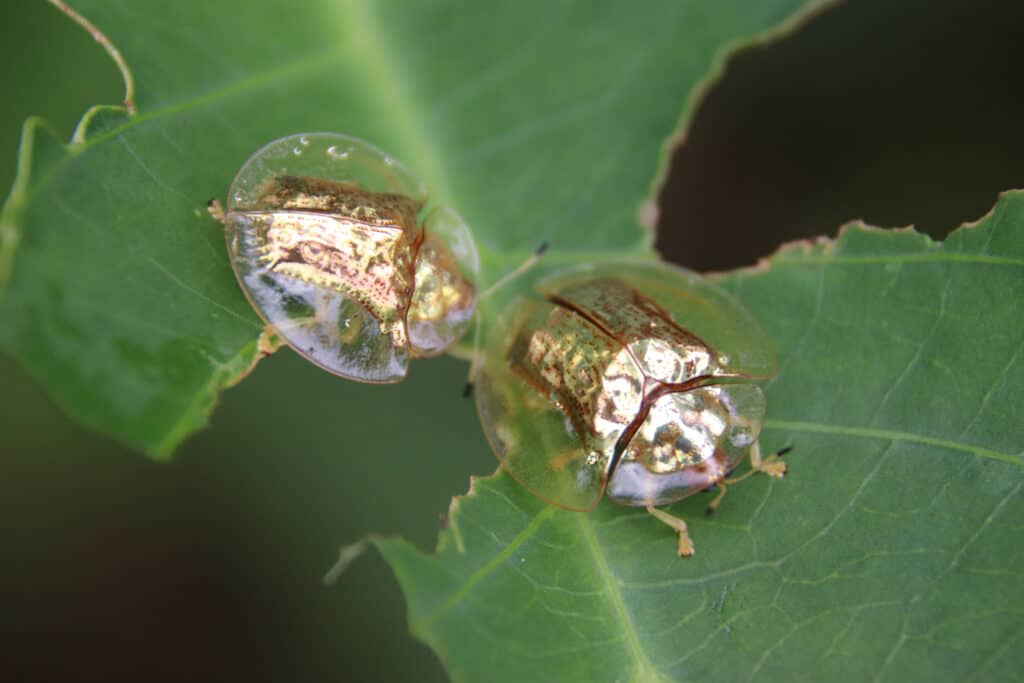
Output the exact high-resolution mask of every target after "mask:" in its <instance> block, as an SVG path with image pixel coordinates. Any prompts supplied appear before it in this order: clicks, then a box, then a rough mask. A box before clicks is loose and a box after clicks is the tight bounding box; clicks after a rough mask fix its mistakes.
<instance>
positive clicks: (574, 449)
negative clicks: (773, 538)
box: [476, 263, 785, 555]
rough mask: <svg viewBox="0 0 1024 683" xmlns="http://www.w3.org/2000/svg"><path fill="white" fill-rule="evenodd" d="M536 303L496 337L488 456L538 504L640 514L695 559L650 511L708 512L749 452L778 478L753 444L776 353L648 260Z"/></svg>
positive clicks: (710, 290)
mask: <svg viewBox="0 0 1024 683" xmlns="http://www.w3.org/2000/svg"><path fill="white" fill-rule="evenodd" d="M540 294H541V295H542V298H540V299H522V300H520V301H518V302H517V303H516V304H514V305H513V307H512V311H513V312H512V313H511V314H510V315H509V316H507V318H506V324H505V326H503V327H501V328H500V329H498V330H497V331H496V332H495V333H494V334H493V335H492V336H491V340H492V341H493V343H490V344H489V345H488V349H487V352H486V353H487V355H486V357H485V359H484V362H483V366H482V371H481V375H480V378H479V381H478V383H477V390H476V396H477V409H478V411H479V413H480V417H481V421H482V423H483V425H484V430H485V431H486V433H487V437H488V440H489V441H490V443H491V446H492V447H493V448H494V451H495V453H496V454H497V455H498V458H499V459H500V460H501V462H502V465H503V466H504V468H505V469H506V470H507V471H508V473H509V474H510V475H512V477H513V478H515V479H516V480H517V481H519V483H521V484H522V485H523V486H524V487H526V488H527V489H528V490H529V491H530V492H532V493H533V494H534V495H536V496H538V497H540V498H542V499H544V500H546V501H548V502H550V503H553V504H555V505H559V506H561V507H564V508H568V509H570V510H580V511H583V510H590V509H592V508H593V507H594V506H595V505H597V503H598V501H599V500H600V499H601V498H602V496H605V495H607V496H608V498H610V499H611V500H612V501H614V502H616V503H620V504H622V505H630V506H637V507H646V508H647V509H648V510H649V511H650V512H651V514H653V515H654V516H655V517H657V518H658V519H659V520H660V521H662V522H665V523H666V524H669V525H670V526H672V527H673V528H674V529H676V530H677V531H678V532H679V554H680V555H690V554H692V553H693V544H692V542H691V540H690V537H689V534H688V533H687V528H686V524H685V522H684V521H683V520H681V519H679V518H677V517H675V516H673V515H670V514H668V513H667V512H665V511H663V510H659V509H657V508H656V507H655V506H661V505H667V504H669V503H673V502H676V501H678V500H680V499H682V498H685V497H686V496H688V495H690V494H692V493H695V492H697V491H702V490H705V489H707V488H709V487H711V486H718V487H719V488H720V493H719V497H718V498H716V499H715V501H714V502H713V503H712V507H714V506H715V505H717V503H718V500H720V498H721V495H722V494H723V493H724V491H725V487H726V485H727V484H729V483H731V482H733V481H735V480H731V479H728V478H727V477H728V475H729V474H730V472H731V471H732V470H733V468H734V467H735V466H736V465H737V464H738V463H739V462H740V461H741V460H743V459H744V458H745V457H747V456H748V455H749V456H750V459H751V464H752V470H751V471H762V472H765V473H766V474H768V475H771V476H776V477H781V476H782V475H783V474H784V473H785V465H784V464H783V463H782V462H781V461H779V460H778V458H777V456H776V455H773V456H770V457H768V458H764V459H762V457H761V452H760V447H759V445H758V437H759V435H760V431H761V424H762V422H763V420H764V415H765V409H766V403H765V398H764V394H763V392H762V391H761V388H760V387H759V386H758V385H757V384H756V382H757V381H758V380H763V379H767V378H769V377H771V376H773V375H774V374H775V372H776V356H775V352H774V346H773V345H772V343H771V341H770V339H769V338H768V336H767V335H766V334H765V333H764V331H763V330H762V329H761V327H760V325H758V323H757V322H756V320H754V318H753V317H752V316H751V315H750V313H748V312H747V311H746V309H744V308H743V307H742V306H741V305H740V304H739V303H738V302H737V301H736V300H735V299H733V298H732V297H731V296H729V295H728V294H727V293H726V292H724V291H722V290H721V289H720V288H718V287H717V286H715V285H714V284H712V283H710V282H709V281H707V280H706V279H703V278H701V277H700V276H698V275H696V274H694V273H690V272H688V271H684V270H681V269H678V268H674V267H671V266H668V265H665V264H657V263H644V264H620V265H616V266H615V267H614V268H612V267H603V268H593V267H589V268H582V269H576V270H574V271H571V272H568V273H566V274H562V275H556V276H554V277H553V278H549V279H547V280H546V281H544V282H542V283H541V286H540Z"/></svg>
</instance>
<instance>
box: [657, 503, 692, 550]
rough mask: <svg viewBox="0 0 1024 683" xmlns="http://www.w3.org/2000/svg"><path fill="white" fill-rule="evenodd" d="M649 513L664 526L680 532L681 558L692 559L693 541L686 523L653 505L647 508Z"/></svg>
mask: <svg viewBox="0 0 1024 683" xmlns="http://www.w3.org/2000/svg"><path fill="white" fill-rule="evenodd" d="M647 512H649V513H651V516H652V517H654V518H655V519H656V520H658V521H659V522H661V523H662V524H667V525H668V526H670V527H672V528H673V529H675V530H676V531H677V532H679V557H690V556H691V555H693V541H692V540H690V534H689V532H687V530H686V522H684V521H683V520H682V519H680V518H679V517H676V516H675V515H670V514H669V513H667V512H665V511H664V510H659V509H658V508H656V507H654V506H653V505H648V506H647Z"/></svg>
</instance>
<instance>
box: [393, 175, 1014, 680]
mask: <svg viewBox="0 0 1024 683" xmlns="http://www.w3.org/2000/svg"><path fill="white" fill-rule="evenodd" d="M722 282H723V284H724V285H725V286H727V287H728V288H729V289H731V290H732V291H733V292H734V293H736V294H737V295H738V296H739V297H740V298H742V299H743V300H744V301H745V302H746V303H747V304H749V306H750V307H751V309H752V310H754V311H756V312H757V314H758V316H759V318H760V319H761V320H763V322H764V323H765V324H766V325H767V327H768V330H769V332H770V333H771V334H772V336H773V337H774V339H776V340H777V342H778V344H779V346H780V349H781V353H782V371H781V373H780V374H779V375H778V377H777V378H776V379H775V380H774V381H772V382H771V383H769V385H768V398H769V418H770V419H769V420H768V422H767V424H766V432H765V434H764V436H763V439H762V441H763V443H764V444H765V446H766V447H767V448H769V449H774V448H779V447H781V446H784V445H787V444H791V445H793V446H794V450H793V452H792V453H791V454H790V455H789V456H787V459H788V460H789V463H790V474H789V475H788V476H787V477H786V478H785V479H783V480H781V481H778V480H769V479H768V478H767V477H763V476H758V477H754V478H752V479H749V480H747V481H746V482H744V483H742V484H737V485H736V486H733V487H730V492H729V495H728V496H726V498H725V499H724V502H723V504H722V506H721V507H720V508H719V510H718V512H717V513H716V514H715V515H714V516H713V517H708V518H705V517H704V514H703V508H704V506H705V505H706V504H707V501H708V499H707V498H705V497H702V496H695V497H693V498H690V499H687V500H685V501H683V502H681V503H679V504H677V505H675V506H673V508H672V509H673V511H674V512H675V513H677V514H679V515H681V516H683V517H684V518H687V519H688V520H689V524H690V535H691V536H692V538H693V540H694V543H695V545H696V552H697V554H696V556H695V557H694V558H691V559H687V560H681V559H679V558H677V557H676V556H675V554H674V551H675V539H674V536H673V532H671V531H670V530H668V529H667V528H666V527H664V526H663V525H661V524H660V523H657V522H655V521H654V520H652V519H651V518H650V517H649V516H648V515H647V514H646V512H644V511H642V510H635V509H628V508H621V507H616V506H615V505H612V504H610V503H607V502H605V503H602V504H601V505H600V506H599V507H598V509H597V510H595V511H594V512H593V513H590V514H584V513H574V512H568V511H564V510H559V509H557V508H554V507H550V506H546V505H544V504H543V503H541V502H539V501H537V500H535V499H533V498H532V497H530V496H529V495H528V494H527V493H525V492H524V491H523V490H521V489H520V488H519V487H518V486H517V485H516V484H515V483H514V482H513V481H511V480H510V478H509V477H507V476H503V475H496V476H494V477H491V478H487V479H482V480H477V481H476V482H475V483H474V485H473V488H472V490H471V492H470V493H469V495H467V496H465V497H463V498H462V499H461V500H459V501H458V502H457V503H456V504H454V505H453V509H452V511H451V514H450V516H449V527H450V530H449V531H446V532H444V533H443V534H442V540H441V543H440V547H439V549H438V553H437V555H436V556H427V555H424V554H422V553H421V552H419V551H417V550H416V549H414V548H413V547H411V546H410V545H409V544H408V543H407V542H405V541H400V540H388V541H379V542H378V546H379V547H380V549H381V551H382V552H383V554H384V556H385V558H386V559H387V560H388V562H389V563H390V564H391V566H392V567H393V568H394V571H395V573H396V575H397V576H398V579H399V581H400V583H401V585H402V588H403V591H404V592H405V595H406V599H407V601H408V604H409V620H410V622H411V625H412V629H413V632H414V633H415V634H416V635H417V636H418V637H419V638H421V639H422V640H424V641H426V642H427V643H428V644H430V645H431V647H433V648H434V649H435V650H436V651H437V653H438V654H439V656H440V657H441V659H442V661H443V662H444V664H445V666H446V667H447V669H448V671H449V673H450V674H451V675H452V678H453V679H454V680H456V681H481V680H487V681H524V680H531V681H533V680H536V681H595V680H603V681H612V680H616V681H682V680H716V681H737V680H752V679H757V680H773V681H774V680H778V681H790V680H810V681H822V680H844V681H845V680H849V681H864V680H882V681H926V680H950V681H964V680H984V681H996V680H1011V679H1016V678H1017V677H1018V676H1019V674H1020V671H1021V669H1022V667H1024V655H1022V654H1021V652H1022V650H1021V647H1020V638H1021V636H1022V634H1024V628H1022V627H1021V624H1022V623H1024V581H1022V578H1024V575H1022V570H1021V567H1022V564H1024V549H1022V545H1021V543H1020V533H1021V529H1022V528H1024V497H1022V496H1021V495H1020V494H1021V489H1022V486H1024V476H1022V475H1024V452H1022V451H1021V448H1022V446H1024V428H1022V426H1021V421H1020V406H1021V405H1022V403H1024V355H1022V353H1021V349H1022V347H1024V320H1022V318H1021V307H1020V306H1021V301H1024V192H1013V193H1008V194H1005V195H1003V197H1002V198H1001V199H1000V201H999V203H998V204H997V206H996V208H995V210H994V211H993V212H992V213H991V214H990V215H989V216H987V217H985V218H984V219H983V220H982V221H981V222H980V223H979V224H977V225H974V226H969V227H963V228H961V229H959V230H957V231H955V232H954V233H953V234H952V235H951V236H950V237H949V238H948V239H947V240H946V241H945V242H944V243H935V242H932V241H931V240H930V239H929V238H928V237H926V236H923V235H920V234H917V233H915V232H913V231H911V230H901V231H881V230H877V229H874V228H867V227H863V226H849V227H847V228H846V229H844V230H843V232H842V233H841V235H840V236H839V238H838V239H837V240H836V241H834V242H832V241H824V240H823V241H820V242H818V243H816V244H813V245H812V244H797V245H792V246H788V247H785V248H783V249H782V250H781V251H780V252H779V253H777V254H776V255H775V256H773V257H772V258H771V259H769V260H768V261H767V262H766V263H764V264H761V265H760V266H759V267H757V268H754V269H750V270H748V271H745V272H739V273H735V274H731V275H728V276H726V277H724V278H722ZM453 541H456V542H453ZM459 546H461V548H462V550H460V547H459Z"/></svg>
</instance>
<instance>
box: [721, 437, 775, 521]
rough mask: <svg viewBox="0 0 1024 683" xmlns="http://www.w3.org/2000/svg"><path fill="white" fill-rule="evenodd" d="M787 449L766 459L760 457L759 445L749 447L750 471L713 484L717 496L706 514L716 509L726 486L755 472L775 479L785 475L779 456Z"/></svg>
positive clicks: (755, 443)
mask: <svg viewBox="0 0 1024 683" xmlns="http://www.w3.org/2000/svg"><path fill="white" fill-rule="evenodd" d="M789 450H790V449H789V447H786V448H783V449H781V450H779V451H778V452H777V453H772V454H771V455H769V456H768V457H762V456H761V444H760V443H758V442H756V441H755V442H754V445H753V446H751V447H750V469H749V470H747V471H746V472H744V473H743V474H741V475H740V476H738V477H728V478H726V479H720V480H718V481H717V482H715V485H716V486H718V488H719V491H718V495H717V496H715V499H714V500H712V501H711V503H710V504H709V505H708V509H707V514H709V515H710V514H711V513H712V512H714V511H715V509H716V508H717V507H718V504H719V503H720V502H721V501H722V497H723V496H724V495H725V491H726V488H727V485H728V484H737V483H739V482H741V481H743V480H744V479H746V478H747V477H749V476H750V475H752V474H754V473H755V472H764V473H765V474H767V475H768V476H769V477H773V478H775V479H781V478H782V477H784V476H785V475H786V470H787V469H788V467H787V465H786V463H784V462H783V461H782V459H781V457H780V456H782V455H783V454H785V453H788V452H789Z"/></svg>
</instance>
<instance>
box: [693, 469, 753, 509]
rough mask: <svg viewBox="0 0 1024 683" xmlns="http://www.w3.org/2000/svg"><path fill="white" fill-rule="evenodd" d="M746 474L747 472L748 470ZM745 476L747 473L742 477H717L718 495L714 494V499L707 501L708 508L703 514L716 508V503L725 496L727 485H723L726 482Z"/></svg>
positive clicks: (733, 481) (732, 481) (731, 482)
mask: <svg viewBox="0 0 1024 683" xmlns="http://www.w3.org/2000/svg"><path fill="white" fill-rule="evenodd" d="M751 471H753V470H751ZM747 474H749V472H748V473H747ZM746 476H747V475H743V476H742V477H737V478H736V479H719V480H718V481H717V482H715V486H717V487H718V495H717V496H715V498H714V500H712V501H711V502H710V503H708V509H707V510H705V514H708V515H710V514H711V513H712V512H714V511H715V510H716V509H717V508H718V504H719V503H720V502H721V501H722V498H723V497H724V496H725V491H726V489H728V486H726V485H725V484H726V482H729V483H730V484H733V483H735V482H737V481H739V480H740V479H744V478H746Z"/></svg>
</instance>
